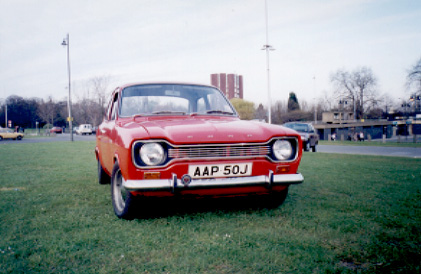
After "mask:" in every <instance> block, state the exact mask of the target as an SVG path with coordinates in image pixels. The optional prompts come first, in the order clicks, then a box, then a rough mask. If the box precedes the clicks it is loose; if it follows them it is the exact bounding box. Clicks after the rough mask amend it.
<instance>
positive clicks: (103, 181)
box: [98, 159, 111, 185]
mask: <svg viewBox="0 0 421 274" xmlns="http://www.w3.org/2000/svg"><path fill="white" fill-rule="evenodd" d="M98 182H99V184H100V185H108V184H110V182H111V178H110V176H109V175H108V174H107V173H106V172H105V171H104V169H103V168H102V165H101V162H100V161H99V159H98Z"/></svg>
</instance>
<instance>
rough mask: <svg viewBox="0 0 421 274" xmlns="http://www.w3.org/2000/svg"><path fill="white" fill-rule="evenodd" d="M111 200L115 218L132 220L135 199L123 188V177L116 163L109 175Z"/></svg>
mask: <svg viewBox="0 0 421 274" xmlns="http://www.w3.org/2000/svg"><path fill="white" fill-rule="evenodd" d="M111 199H112V202H113V208H114V213H115V215H117V217H119V218H121V219H126V220H132V219H133V218H134V209H135V203H136V197H135V196H134V195H132V194H131V193H130V192H129V191H127V190H126V189H125V188H124V187H123V175H122V174H121V170H120V167H119V165H118V162H116V163H115V164H114V167H113V172H112V175H111Z"/></svg>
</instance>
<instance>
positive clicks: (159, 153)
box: [140, 143, 165, 166]
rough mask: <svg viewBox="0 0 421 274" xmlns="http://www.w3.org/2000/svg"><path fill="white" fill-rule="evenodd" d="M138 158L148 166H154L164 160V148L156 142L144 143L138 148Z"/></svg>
mask: <svg viewBox="0 0 421 274" xmlns="http://www.w3.org/2000/svg"><path fill="white" fill-rule="evenodd" d="M140 158H141V159H142V161H143V162H144V163H145V164H146V165H148V166H156V165H159V164H161V163H162V162H163V161H164V160H165V151H164V148H163V147H162V146H161V145H160V144H158V143H146V144H144V145H143V146H142V147H141V148H140Z"/></svg>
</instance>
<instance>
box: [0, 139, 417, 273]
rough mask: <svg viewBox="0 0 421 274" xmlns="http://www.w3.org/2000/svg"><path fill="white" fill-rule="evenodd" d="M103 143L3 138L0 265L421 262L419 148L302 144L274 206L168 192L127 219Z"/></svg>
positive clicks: (279, 266) (391, 267)
mask: <svg viewBox="0 0 421 274" xmlns="http://www.w3.org/2000/svg"><path fill="white" fill-rule="evenodd" d="M94 146H95V144H94V143H93V142H74V143H70V142H58V143H38V144H19V143H9V144H3V145H1V146H0V155H1V157H0V170H1V173H0V235H1V237H0V273H355V272H357V273H420V272H421V267H420V262H421V179H420V178H421V168H420V167H421V160H420V159H406V158H396V157H373V156H354V155H338V154H325V153H304V158H303V161H302V165H301V166H300V172H301V173H303V175H304V177H305V181H304V183H303V184H301V185H296V186H292V187H291V188H290V194H289V196H288V198H287V200H286V202H285V203H284V205H282V206H281V207H279V208H277V209H273V210H268V209H262V208H257V207H256V206H252V205H249V203H248V201H247V200H239V199H228V200H225V199H224V200H211V201H207V200H202V201H189V202H182V203H179V204H176V203H175V202H174V201H173V202H164V201H161V203H160V204H159V208H160V210H156V212H155V214H154V215H152V216H151V217H149V218H146V219H135V220H134V221H124V220H120V219H118V218H117V217H116V216H115V215H114V213H113V211H112V206H111V200H110V193H109V192H110V191H109V186H100V185H99V184H97V181H96V161H95V156H94V152H93V149H94ZM155 206H158V205H155Z"/></svg>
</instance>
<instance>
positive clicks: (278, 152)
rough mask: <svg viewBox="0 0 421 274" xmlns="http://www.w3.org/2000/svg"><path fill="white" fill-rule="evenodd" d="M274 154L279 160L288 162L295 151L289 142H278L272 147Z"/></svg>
mask: <svg viewBox="0 0 421 274" xmlns="http://www.w3.org/2000/svg"><path fill="white" fill-rule="evenodd" d="M272 149H273V154H274V155H275V157H276V158H277V159H278V160H287V159H289V158H290V157H291V155H292V152H293V149H292V145H291V143H290V142H289V141H286V140H277V141H276V142H275V143H273V146H272Z"/></svg>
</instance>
